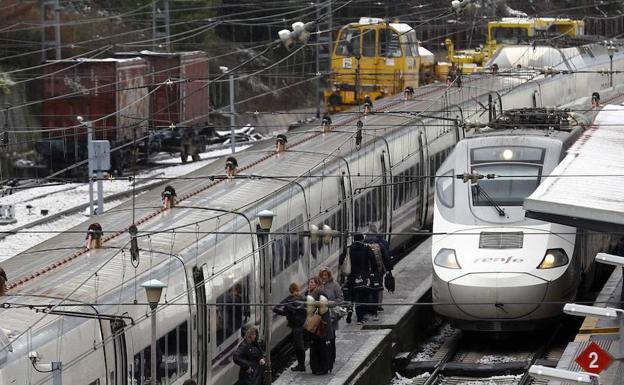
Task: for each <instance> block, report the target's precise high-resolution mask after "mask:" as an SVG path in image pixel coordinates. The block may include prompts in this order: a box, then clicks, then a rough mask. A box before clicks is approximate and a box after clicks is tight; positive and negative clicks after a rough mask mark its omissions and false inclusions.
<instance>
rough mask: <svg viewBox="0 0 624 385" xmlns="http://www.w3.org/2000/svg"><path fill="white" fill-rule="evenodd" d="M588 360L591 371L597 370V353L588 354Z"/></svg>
mask: <svg viewBox="0 0 624 385" xmlns="http://www.w3.org/2000/svg"><path fill="white" fill-rule="evenodd" d="M589 359H590V360H591V361H590V362H589V367H590V368H591V369H598V353H596V352H590V353H589Z"/></svg>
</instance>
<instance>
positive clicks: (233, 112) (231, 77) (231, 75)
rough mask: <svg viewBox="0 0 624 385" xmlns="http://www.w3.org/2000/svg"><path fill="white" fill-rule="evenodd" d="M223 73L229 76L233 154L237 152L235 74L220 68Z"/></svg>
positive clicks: (225, 68) (231, 146) (226, 68)
mask: <svg viewBox="0 0 624 385" xmlns="http://www.w3.org/2000/svg"><path fill="white" fill-rule="evenodd" d="M219 69H220V70H221V72H222V73H224V74H228V75H229V80H230V81H229V83H230V148H231V150H232V154H234V153H235V152H236V132H235V127H236V106H235V105H234V96H235V95H234V73H233V72H232V71H230V69H229V68H228V67H225V66H220V67H219Z"/></svg>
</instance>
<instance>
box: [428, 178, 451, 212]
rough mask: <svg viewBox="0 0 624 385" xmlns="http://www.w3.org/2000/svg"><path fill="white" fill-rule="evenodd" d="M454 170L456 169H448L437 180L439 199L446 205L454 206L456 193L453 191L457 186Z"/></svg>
mask: <svg viewBox="0 0 624 385" xmlns="http://www.w3.org/2000/svg"><path fill="white" fill-rule="evenodd" d="M454 171H455V170H450V171H447V172H445V173H444V174H442V175H441V176H440V177H439V178H437V180H436V193H437V195H438V199H439V200H440V203H442V204H443V205H444V206H446V207H453V206H454V205H455V194H454V192H453V189H454V186H455V178H454V175H453V172H454ZM432 179H433V178H432Z"/></svg>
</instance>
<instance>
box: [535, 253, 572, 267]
mask: <svg viewBox="0 0 624 385" xmlns="http://www.w3.org/2000/svg"><path fill="white" fill-rule="evenodd" d="M568 262H569V260H568V255H567V254H566V252H565V251H564V250H563V249H548V250H546V254H544V259H542V262H541V263H540V264H539V266H538V267H537V268H538V269H552V268H555V267H560V266H565V265H567V264H568Z"/></svg>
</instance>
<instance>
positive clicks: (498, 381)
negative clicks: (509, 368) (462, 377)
mask: <svg viewBox="0 0 624 385" xmlns="http://www.w3.org/2000/svg"><path fill="white" fill-rule="evenodd" d="M520 378H522V375H521V374H519V375H517V376H512V375H508V376H494V377H490V378H483V379H479V380H469V381H462V382H459V383H457V385H515V384H517V383H518V381H519V380H520Z"/></svg>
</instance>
